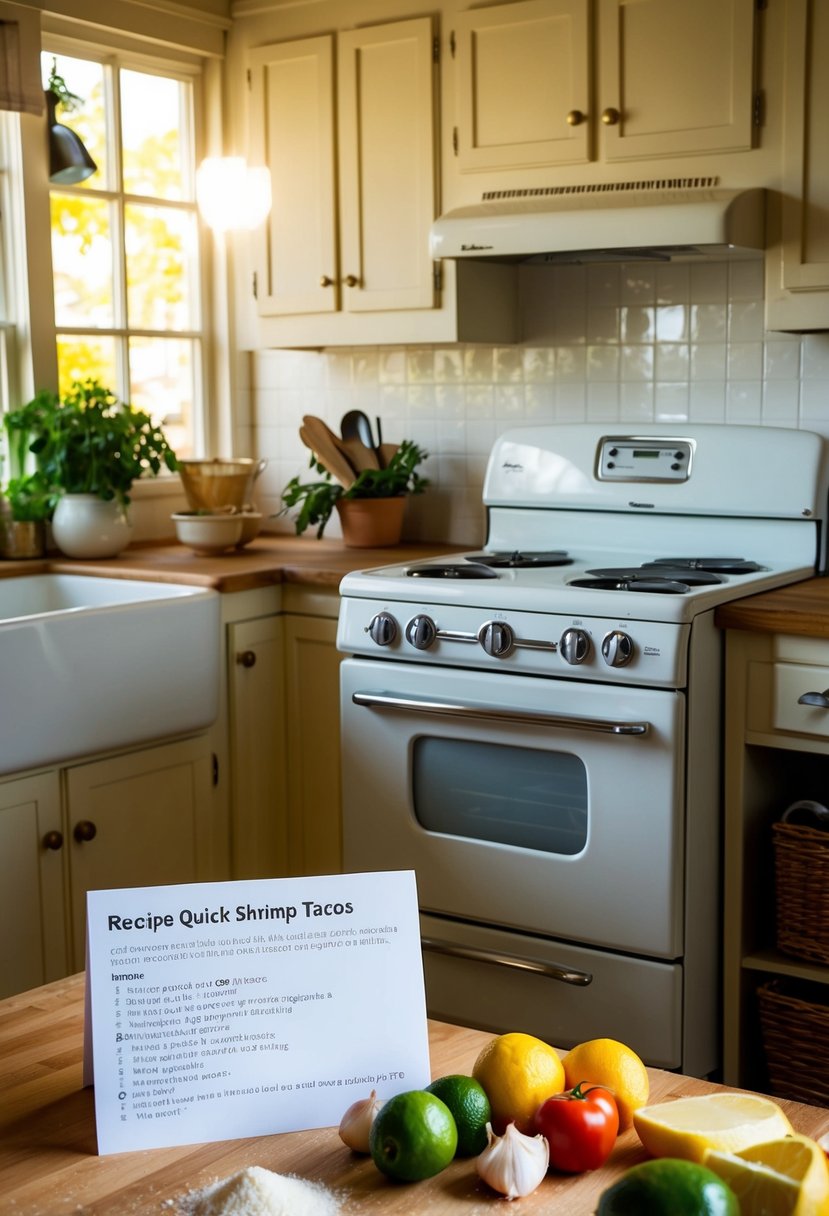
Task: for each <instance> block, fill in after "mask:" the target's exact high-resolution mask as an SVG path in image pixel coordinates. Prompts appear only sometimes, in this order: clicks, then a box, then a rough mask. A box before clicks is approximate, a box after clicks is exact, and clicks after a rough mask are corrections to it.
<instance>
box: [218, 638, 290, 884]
mask: <svg viewBox="0 0 829 1216" xmlns="http://www.w3.org/2000/svg"><path fill="white" fill-rule="evenodd" d="M283 629H284V627H283V623H282V621H281V619H280V618H278V617H275V616H272V617H262V618H261V619H259V620H253V621H240V622H238V623H237V624H234V625H230V626H229V627H228V692H229V702H230V706H229V708H230V767H231V787H232V791H233V793H232V800H233V820H232V825H231V836H232V840H233V845H232V850H231V852H232V859H233V877H234V878H281V877H283V876H284V875H286V874H287V873H288V825H287V817H286V801H285V725H284V723H285V718H284V713H283V707H284V700H285V690H284V684H285V663H284V655H283V649H284V648H283Z"/></svg>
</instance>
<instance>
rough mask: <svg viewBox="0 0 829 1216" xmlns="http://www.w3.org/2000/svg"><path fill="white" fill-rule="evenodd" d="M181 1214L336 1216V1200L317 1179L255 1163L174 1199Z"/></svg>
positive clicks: (337, 1210) (190, 1215)
mask: <svg viewBox="0 0 829 1216" xmlns="http://www.w3.org/2000/svg"><path fill="white" fill-rule="evenodd" d="M178 1206H179V1212H180V1213H181V1216H337V1213H338V1212H339V1210H340V1205H339V1202H338V1201H337V1198H336V1196H335V1195H333V1194H332V1192H331V1191H329V1190H328V1189H327V1188H326V1187H325V1186H323V1185H322V1183H321V1182H307V1181H306V1180H305V1179H304V1178H292V1177H289V1176H288V1175H287V1174H274V1173H273V1172H272V1171H271V1170H266V1169H263V1168H262V1167H261V1166H259V1165H251V1166H248V1168H247V1169H244V1170H240V1171H239V1173H238V1174H231V1175H230V1177H229V1178H220V1179H219V1181H218V1182H214V1183H213V1184H212V1185H211V1186H207V1187H204V1188H203V1189H202V1190H200V1191H191V1192H190V1194H189V1195H185V1196H184V1198H183V1199H179V1200H178Z"/></svg>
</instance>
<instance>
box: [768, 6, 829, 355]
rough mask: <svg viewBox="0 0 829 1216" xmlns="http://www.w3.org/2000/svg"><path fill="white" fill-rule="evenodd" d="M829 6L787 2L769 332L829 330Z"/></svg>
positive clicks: (769, 275) (769, 294) (770, 251)
mask: <svg viewBox="0 0 829 1216" xmlns="http://www.w3.org/2000/svg"><path fill="white" fill-rule="evenodd" d="M827 55H829V5H827V4H826V3H825V2H824V0H787V3H786V29H785V47H784V57H785V98H784V101H785V106H784V126H783V189H782V191H781V195H780V200H779V213H778V214H777V215H776V231H775V234H774V237H773V239H772V242H771V247H770V249H769V252H768V255H767V258H766V328H767V329H776V330H790V331H793V332H800V331H805V330H817V329H821V330H826V329H829V224H827V223H826V213H827V210H828V209H829V123H827V121H826V116H827V115H829V74H827V72H826V69H825V64H826V57H827Z"/></svg>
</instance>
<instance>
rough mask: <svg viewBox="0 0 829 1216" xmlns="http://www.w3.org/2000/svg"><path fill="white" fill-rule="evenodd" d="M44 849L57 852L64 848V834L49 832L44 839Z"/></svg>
mask: <svg viewBox="0 0 829 1216" xmlns="http://www.w3.org/2000/svg"><path fill="white" fill-rule="evenodd" d="M43 847H44V849H52V850H54V851H55V852H56V851H57V850H58V849H62V848H63V832H55V831H52V832H47V833H46V835H45V836H44V837H43Z"/></svg>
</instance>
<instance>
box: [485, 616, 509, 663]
mask: <svg viewBox="0 0 829 1216" xmlns="http://www.w3.org/2000/svg"><path fill="white" fill-rule="evenodd" d="M514 637H515V635H514V634H513V632H512V629H511V628H510V626H509V625H505V624H504V622H503V621H487V622H486V624H484V625H481V628H480V629H479V630H478V641H479V642H480V643H481V646H482V647H483V649H484V650H485V651H486V653H487V654H489V655H492V657H493V658H494V659H502V658H504V657H505V656H506V655H508V654H509V652H510V651H511V650H512V644H513V641H514Z"/></svg>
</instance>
